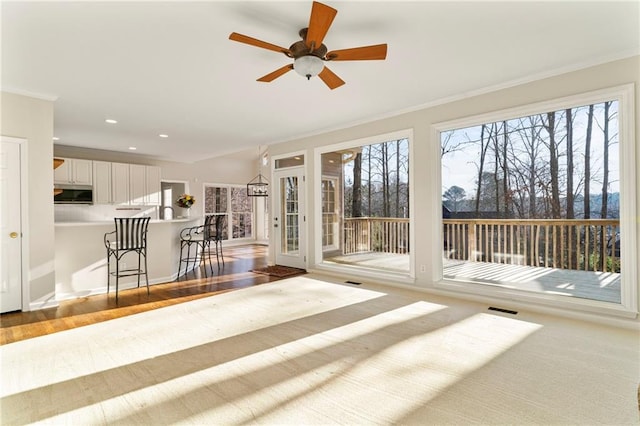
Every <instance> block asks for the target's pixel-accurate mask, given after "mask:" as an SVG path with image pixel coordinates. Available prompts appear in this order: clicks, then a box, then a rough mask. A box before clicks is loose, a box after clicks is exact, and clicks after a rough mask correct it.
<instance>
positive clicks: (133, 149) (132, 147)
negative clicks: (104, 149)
mask: <svg viewBox="0 0 640 426" xmlns="http://www.w3.org/2000/svg"><path fill="white" fill-rule="evenodd" d="M129 149H130V150H131V151H135V150H136V149H138V148H136V147H135V146H130V147H129Z"/></svg>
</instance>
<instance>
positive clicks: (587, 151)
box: [584, 105, 593, 219]
mask: <svg viewBox="0 0 640 426" xmlns="http://www.w3.org/2000/svg"><path fill="white" fill-rule="evenodd" d="M592 130H593V105H589V114H588V115H587V134H586V135H585V141H584V218H585V219H591V197H590V196H589V191H590V190H591V189H590V188H589V186H590V183H591V131H592Z"/></svg>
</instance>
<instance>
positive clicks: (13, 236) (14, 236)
mask: <svg viewBox="0 0 640 426" xmlns="http://www.w3.org/2000/svg"><path fill="white" fill-rule="evenodd" d="M9 237H11V238H18V233H17V232H12V233H10V234H9Z"/></svg>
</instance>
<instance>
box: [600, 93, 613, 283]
mask: <svg viewBox="0 0 640 426" xmlns="http://www.w3.org/2000/svg"><path fill="white" fill-rule="evenodd" d="M609 108H611V102H605V103H604V129H603V133H604V134H603V139H604V142H603V145H604V146H603V157H604V158H603V162H604V170H603V172H602V175H603V177H602V208H601V209H600V218H601V219H606V218H607V207H608V205H609ZM600 238H603V239H604V238H605V235H604V232H602V233H601V234H600ZM598 247H600V250H602V244H598ZM606 265H607V254H606V253H600V270H601V271H605V270H606V269H605V267H606Z"/></svg>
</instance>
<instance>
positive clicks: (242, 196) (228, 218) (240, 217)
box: [204, 184, 253, 240]
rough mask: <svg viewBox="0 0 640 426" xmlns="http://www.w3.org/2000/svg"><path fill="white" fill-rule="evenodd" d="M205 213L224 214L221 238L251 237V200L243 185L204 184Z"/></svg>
mask: <svg viewBox="0 0 640 426" xmlns="http://www.w3.org/2000/svg"><path fill="white" fill-rule="evenodd" d="M204 208H205V214H215V215H224V216H225V226H224V229H223V239H228V240H234V239H242V238H252V237H253V202H252V200H251V198H250V197H248V196H247V192H246V188H245V187H244V186H233V185H208V184H205V186H204Z"/></svg>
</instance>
